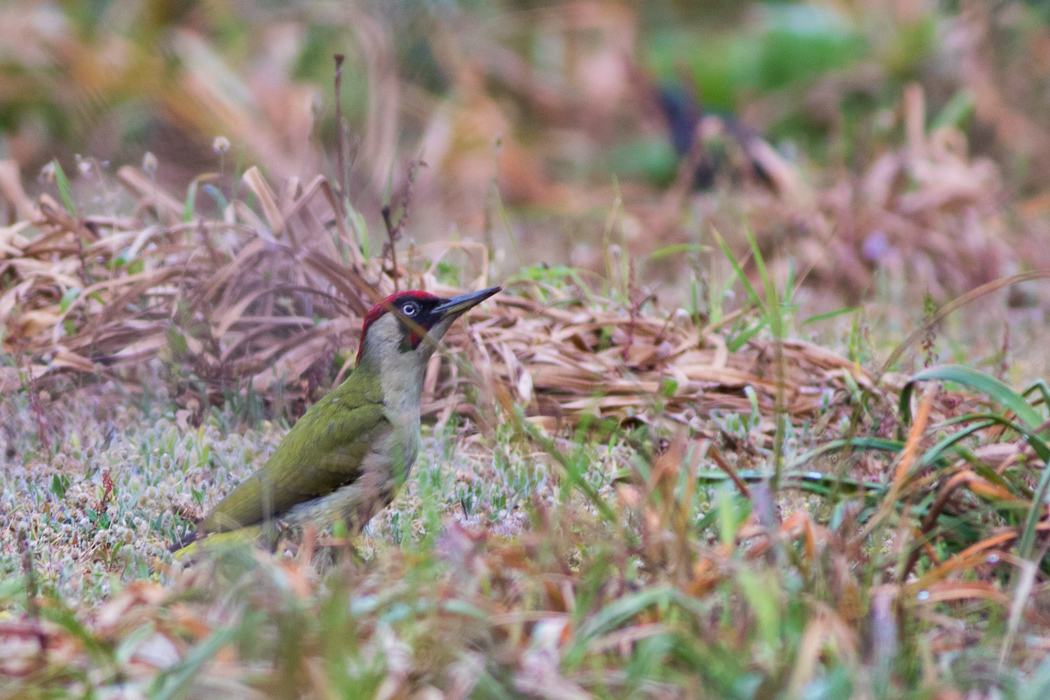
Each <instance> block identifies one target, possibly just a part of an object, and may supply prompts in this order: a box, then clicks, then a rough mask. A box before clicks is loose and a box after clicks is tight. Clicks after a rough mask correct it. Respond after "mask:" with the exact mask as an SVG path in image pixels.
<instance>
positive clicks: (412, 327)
mask: <svg viewBox="0 0 1050 700" xmlns="http://www.w3.org/2000/svg"><path fill="white" fill-rule="evenodd" d="M500 289H501V288H500V287H490V288H488V289H482V290H481V291H480V292H469V293H467V294H461V295H459V296H457V297H452V298H451V299H444V298H442V297H439V296H435V295H433V294H430V293H428V292H423V291H408V292H401V293H400V294H393V295H391V296H389V297H387V298H386V299H384V300H383V301H381V302H379V303H378V304H376V305H375V306H373V307H372V310H371V311H369V312H368V315H367V316H365V322H364V325H363V326H362V328H361V349H360V350H358V352H357V364H358V365H360V364H361V363H362V361H363V360H366V359H369V360H373V361H375V360H380V361H381V360H383V359H386V360H388V361H396V362H397V363H398V364H400V363H402V362H405V361H411V362H412V364H415V365H416V366H422V365H425V364H426V360H427V359H429V357H430V355H431V354H432V353H433V352H434V347H435V346H434V342H428V341H427V338H429V339H430V340H431V341H438V340H441V338H442V337H443V336H444V335H445V332H446V331H448V329H449V327H450V326H451V325H452V323H453V322H454V321H455V320H456V319H457V318H459V317H460V316H462V315H463V314H464V313H466V312H467V311H468V310H469V309H471V308H473V307H474V306H477V305H478V304H480V303H481V302H482V301H484V300H485V299H488V298H489V297H490V296H492V295H493V294H495V293H496V292H498V291H500ZM384 364H385V363H384Z"/></svg>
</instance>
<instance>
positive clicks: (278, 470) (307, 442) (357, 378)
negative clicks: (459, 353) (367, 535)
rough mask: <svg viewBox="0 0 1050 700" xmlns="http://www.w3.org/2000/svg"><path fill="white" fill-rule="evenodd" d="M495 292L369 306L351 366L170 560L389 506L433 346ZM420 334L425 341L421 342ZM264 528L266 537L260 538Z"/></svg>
mask: <svg viewBox="0 0 1050 700" xmlns="http://www.w3.org/2000/svg"><path fill="white" fill-rule="evenodd" d="M498 291H500V288H499V287H492V288H489V289H483V290H481V291H478V292H469V293H467V294H462V295H460V296H456V297H453V298H452V299H442V298H440V297H436V296H434V295H433V294H428V293H426V292H422V291H419V290H409V291H405V292H400V293H395V294H393V295H391V296H389V297H387V298H386V299H384V300H383V301H381V302H379V303H378V304H376V305H375V306H374V307H372V310H371V311H369V312H368V314H367V315H366V316H365V319H364V323H363V325H362V327H361V347H360V351H359V353H358V360H357V368H356V369H354V371H353V372H351V373H350V376H349V377H347V379H346V381H344V382H343V383H342V384H341V385H339V386H338V387H336V388H335V389H333V390H332V391H331V392H329V393H328V394H327V395H326V396H325V397H324V398H323V399H321V400H320V401H318V402H317V403H316V404H315V405H314V406H313V407H311V408H310V410H309V411H307V412H306V415H304V416H303V417H302V418H300V419H299V422H297V423H296V424H295V425H294V426H293V427H292V429H291V430H290V431H288V434H287V435H286V436H285V437H284V440H282V441H281V444H280V445H279V446H278V447H277V450H276V451H275V452H274V453H273V456H271V457H270V459H268V460H266V464H264V465H263V468H262V469H260V470H259V471H257V472H256V473H255V474H253V475H252V476H251V477H249V478H248V479H247V480H246V481H245V482H244V483H242V484H241V485H240V486H238V487H237V488H235V489H234V490H233V491H232V492H231V493H230V494H229V495H228V496H227V497H226V498H225V500H223V501H222V503H220V504H219V505H218V506H217V507H216V508H215V510H213V511H212V512H211V514H209V515H208V517H207V518H205V520H204V522H202V523H201V524H200V526H199V527H198V528H197V530H196V532H195V533H193V535H192V536H191V537H190V538H187V539H189V540H190V542H189V543H187V541H186V540H182V541H180V542H178V543H176V544H175V545H173V549H174V548H178V549H177V551H175V556H176V558H179V559H187V558H192V557H194V556H196V554H197V553H198V552H199V551H200V549H201V547H203V546H210V545H213V544H216V545H221V544H222V543H224V542H241V541H247V540H251V539H258V538H260V537H262V536H264V535H266V534H273V530H272V529H271V528H269V527H268V523H269V522H271V521H276V520H280V521H282V522H283V523H285V524H287V525H289V526H290V527H292V528H297V527H300V526H302V525H304V524H306V523H312V524H316V525H317V526H319V527H327V526H329V525H331V524H332V523H334V522H337V521H339V520H343V521H344V522H346V523H347V524H348V525H350V526H352V527H354V528H359V527H363V526H364V525H365V524H366V523H367V522H368V520H369V519H370V518H371V517H372V516H373V515H374V514H375V513H376V512H378V511H379V510H381V509H383V508H385V507H386V506H387V505H388V504H389V503H390V501H391V499H393V497H394V494H395V493H396V492H397V489H398V488H399V487H400V485H401V483H402V482H403V481H404V480H405V479H406V478H407V477H408V473H409V470H410V469H411V468H412V463H413V462H414V461H415V459H416V454H417V453H418V451H419V442H420V434H419V401H420V395H421V393H422V389H423V377H424V374H425V371H426V367H427V363H428V361H429V360H430V357H431V355H432V354H433V352H434V348H435V347H436V341H439V340H441V337H442V336H443V335H444V334H445V332H446V331H447V330H448V328H449V326H451V325H452V323H453V322H454V321H455V320H456V319H457V318H459V316H460V315H462V314H463V313H465V312H466V311H467V310H468V309H470V308H472V307H473V306H475V305H477V304H479V303H480V302H481V301H483V300H485V299H487V298H489V297H490V296H492V295H493V294H495V293H496V292H498ZM424 337H427V338H429V340H428V342H425V343H424V342H422V341H423V339H424ZM267 531H269V532H267Z"/></svg>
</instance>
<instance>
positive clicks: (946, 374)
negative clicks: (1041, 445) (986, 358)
mask: <svg viewBox="0 0 1050 700" xmlns="http://www.w3.org/2000/svg"><path fill="white" fill-rule="evenodd" d="M931 379H937V380H941V381H947V382H955V383H956V384H962V385H964V386H968V387H970V388H972V389H976V390H977V391H980V392H981V393H983V394H985V395H987V396H988V397H989V398H990V399H992V400H994V401H996V402H998V403H999V404H1001V405H1002V406H1003V407H1004V408H1007V409H1009V410H1011V411H1013V412H1014V413H1015V414H1016V415H1017V417H1018V418H1020V419H1021V421H1023V422H1024V424H1025V425H1026V426H1028V427H1029V429H1031V430H1034V429H1036V428H1038V427H1039V426H1040V425H1042V424H1043V418H1042V416H1040V415H1039V412H1038V411H1036V410H1035V409H1034V408H1032V406H1031V405H1030V404H1029V403H1028V402H1027V401H1026V400H1025V398H1024V397H1023V396H1021V394H1018V393H1017V392H1016V391H1014V390H1013V389H1011V388H1010V387H1008V386H1006V384H1003V383H1002V382H1001V381H999V380H998V379H996V378H995V377H993V376H991V375H990V374H986V373H984V372H979V371H977V370H975V369H971V368H969V367H963V366H962V365H938V366H936V367H930V368H929V369H926V370H923V371H922V372H919V373H918V374H916V375H914V376H913V377H912V378H911V379H909V380H908V383H907V384H905V385H904V389H903V390H901V398H900V410H901V416H902V417H903V419H904V421H905V422H906V423H910V422H911V395H912V392H913V391H914V390H915V386H916V384H917V383H918V382H922V381H928V380H931Z"/></svg>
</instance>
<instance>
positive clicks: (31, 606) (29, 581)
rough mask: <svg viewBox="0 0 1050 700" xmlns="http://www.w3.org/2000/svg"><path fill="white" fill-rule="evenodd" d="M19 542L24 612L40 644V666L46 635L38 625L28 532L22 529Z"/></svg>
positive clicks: (44, 662)
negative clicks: (24, 587)
mask: <svg viewBox="0 0 1050 700" xmlns="http://www.w3.org/2000/svg"><path fill="white" fill-rule="evenodd" d="M20 535H21V536H20V537H19V542H20V543H21V545H22V568H23V569H24V570H25V577H26V612H27V613H28V614H29V619H30V620H32V622H33V627H35V628H36V640H37V644H38V645H39V646H40V649H39V653H38V661H39V664H40V666H41V667H43V666H44V665H46V664H47V635H46V634H44V630H43V629H41V627H40V606H38V605H37V602H36V593H37V589H36V570H35V569H34V568H33V550H32V549H31V548H30V546H29V533H27V532H26V531H25V529H23V530H22V531H21V533H20Z"/></svg>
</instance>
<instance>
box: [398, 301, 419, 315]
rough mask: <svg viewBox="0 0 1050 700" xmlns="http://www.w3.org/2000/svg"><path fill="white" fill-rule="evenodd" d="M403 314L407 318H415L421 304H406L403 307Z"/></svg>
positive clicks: (410, 302)
mask: <svg viewBox="0 0 1050 700" xmlns="http://www.w3.org/2000/svg"><path fill="white" fill-rule="evenodd" d="M401 313H403V314H404V315H405V316H415V315H416V314H418V313H419V304H417V303H416V302H414V301H409V302H406V303H405V305H404V306H402V307H401Z"/></svg>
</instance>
